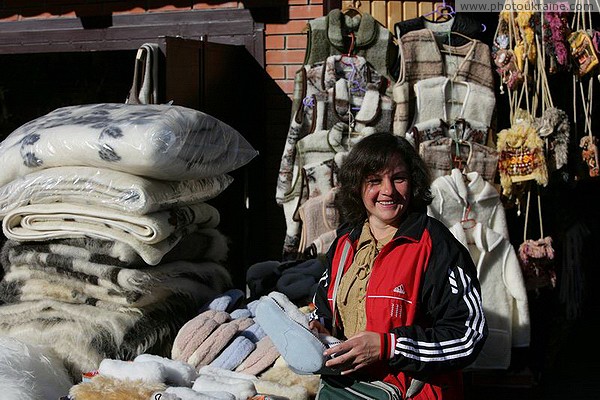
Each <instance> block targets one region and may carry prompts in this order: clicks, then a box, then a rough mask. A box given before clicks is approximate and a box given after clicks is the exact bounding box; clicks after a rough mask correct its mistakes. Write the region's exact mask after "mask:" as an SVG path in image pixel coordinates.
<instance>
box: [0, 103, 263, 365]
mask: <svg viewBox="0 0 600 400" xmlns="http://www.w3.org/2000/svg"><path fill="white" fill-rule="evenodd" d="M256 155H257V152H256V150H254V149H253V148H252V146H251V145H250V144H249V143H248V142H247V141H246V140H245V139H244V138H243V137H242V136H241V135H240V134H239V133H238V132H237V131H235V130H234V129H232V128H231V127H229V126H228V125H226V124H224V123H222V122H221V121H219V120H217V119H215V118H213V117H211V116H209V115H207V114H204V113H202V112H200V111H197V110H192V109H188V108H185V107H180V106H173V105H134V104H91V105H82V106H70V107H63V108H59V109H57V110H55V111H53V112H51V113H49V114H47V115H44V116H42V117H39V118H37V119H35V120H33V121H31V122H29V123H27V124H25V125H23V126H21V127H19V128H17V129H16V130H15V131H14V132H12V133H11V134H10V135H9V136H8V137H7V138H6V139H5V140H4V141H3V142H2V143H0V163H1V164H2V169H1V170H0V185H2V186H0V218H1V219H2V230H3V233H4V235H5V236H6V238H7V241H6V242H5V243H4V245H3V248H2V252H1V259H0V262H1V263H2V272H0V273H2V274H3V278H2V281H1V282H0V302H2V303H4V304H2V305H1V306H0V335H4V336H10V337H18V338H19V339H21V340H24V341H26V342H28V343H32V344H35V345H44V346H49V347H50V348H52V349H53V350H54V351H55V352H56V354H57V355H58V356H59V357H60V358H62V359H63V360H64V362H65V364H66V365H67V367H68V368H69V370H70V372H71V373H72V374H73V375H74V376H81V375H80V374H81V373H83V372H85V371H89V370H92V369H95V368H97V366H98V365H99V363H100V362H101V361H102V360H103V359H106V358H109V359H120V360H133V359H134V358H135V357H136V356H138V355H140V354H143V353H151V354H157V355H163V356H168V355H170V351H171V345H172V343H173V340H174V339H175V336H176V335H177V333H178V331H179V329H180V328H181V327H182V326H183V325H184V324H185V323H186V322H187V321H188V320H190V319H191V318H193V317H194V316H196V315H197V314H198V311H199V309H200V308H201V307H202V305H203V304H205V303H206V302H207V301H208V300H209V299H211V298H213V297H214V296H216V295H217V294H219V293H223V292H224V291H225V290H227V289H229V288H231V286H232V282H231V276H230V272H229V271H228V269H227V268H226V267H225V263H224V261H225V260H226V258H227V252H228V245H227V238H226V237H224V236H223V235H222V234H221V233H220V232H219V229H218V225H219V220H220V215H219V211H218V210H217V209H216V208H215V207H214V206H212V205H210V204H208V203H207V201H208V200H211V199H213V198H215V197H216V196H218V195H219V194H221V193H222V192H223V191H224V190H225V189H226V188H227V187H228V186H229V185H230V184H231V182H232V180H233V179H232V178H231V176H229V175H228V174H227V173H228V172H230V171H233V170H235V169H237V168H239V167H242V166H244V165H245V164H247V163H248V162H250V160H251V159H252V158H254V157H255V156H256Z"/></svg>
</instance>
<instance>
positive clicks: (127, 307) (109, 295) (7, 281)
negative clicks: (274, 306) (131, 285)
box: [0, 270, 218, 312]
mask: <svg viewBox="0 0 600 400" xmlns="http://www.w3.org/2000/svg"><path fill="white" fill-rule="evenodd" d="M173 293H177V294H181V295H183V296H187V297H189V298H190V300H194V299H196V300H200V299H203V298H205V296H206V295H207V294H209V293H218V291H217V290H215V289H214V288H212V287H211V286H209V285H207V284H206V283H203V282H198V281H195V280H192V279H188V278H168V279H165V280H163V281H161V282H160V285H156V286H155V287H153V288H152V289H151V290H149V293H139V292H124V293H117V292H115V291H113V290H111V289H107V288H103V287H100V286H96V285H92V284H90V283H85V282H82V281H78V280H75V279H56V278H55V277H53V276H52V275H51V274H47V273H45V272H43V271H34V272H33V273H31V272H30V271H26V270H22V271H18V272H16V273H13V272H11V273H9V274H7V275H6V276H5V277H4V279H3V280H2V281H1V282H0V300H2V301H3V302H5V303H7V304H12V303H17V302H23V301H35V300H56V301H62V302H65V303H71V304H89V305H93V306H96V307H98V308H103V309H107V310H113V311H126V312H133V311H139V309H140V308H142V307H148V306H151V305H154V304H157V303H160V302H163V301H165V300H166V299H167V298H169V297H170V296H171V295H172V294H173Z"/></svg>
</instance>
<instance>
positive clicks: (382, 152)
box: [335, 132, 433, 225]
mask: <svg viewBox="0 0 600 400" xmlns="http://www.w3.org/2000/svg"><path fill="white" fill-rule="evenodd" d="M394 157H400V158H401V159H402V160H403V161H404V163H405V164H406V167H407V169H408V170H409V171H410V187H411V197H410V203H409V209H408V211H409V212H410V211H420V212H425V211H426V210H427V205H429V204H431V201H432V200H433V196H432V194H431V189H430V186H431V173H430V171H429V168H428V167H427V165H426V164H425V162H424V161H423V159H422V158H421V156H419V153H417V151H416V150H415V148H414V147H413V146H412V144H410V142H409V141H407V140H406V139H405V138H403V137H400V136H395V135H393V134H391V133H389V132H379V133H373V134H371V135H369V136H366V137H365V138H363V139H361V140H360V141H359V142H358V143H356V144H355V145H354V147H353V148H352V150H351V151H350V152H349V153H348V155H347V156H346V158H345V159H344V161H343V163H342V166H341V167H340V170H339V172H338V182H339V185H340V187H339V189H338V192H337V194H336V198H335V204H336V207H337V209H338V211H339V213H340V217H341V221H343V222H346V223H349V224H351V225H359V224H361V223H363V222H364V221H365V219H366V218H367V210H366V209H365V206H364V204H363V201H362V196H361V191H362V185H363V182H364V181H365V179H366V178H367V177H368V176H369V175H372V174H374V173H377V172H379V171H382V170H383V169H385V168H386V167H387V166H388V165H389V163H390V160H392V159H393V158H394Z"/></svg>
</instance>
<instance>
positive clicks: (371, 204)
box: [362, 157, 410, 227]
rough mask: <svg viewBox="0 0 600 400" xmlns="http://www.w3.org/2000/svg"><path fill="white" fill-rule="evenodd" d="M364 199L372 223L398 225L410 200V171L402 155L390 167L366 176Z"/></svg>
mask: <svg viewBox="0 0 600 400" xmlns="http://www.w3.org/2000/svg"><path fill="white" fill-rule="evenodd" d="M362 200H363V203H364V205H365V208H366V209H367V215H368V217H369V222H370V223H371V224H374V223H377V224H378V225H392V226H395V227H398V225H399V224H400V219H401V217H402V215H403V214H404V212H405V211H406V209H407V208H408V205H409V202H410V173H409V171H408V169H407V167H406V164H405V163H404V161H403V160H402V159H400V157H395V158H394V159H392V160H391V162H390V163H389V165H388V167H387V168H385V169H384V170H382V171H379V172H377V173H375V174H372V175H369V176H367V177H366V179H365V181H364V182H363V185H362Z"/></svg>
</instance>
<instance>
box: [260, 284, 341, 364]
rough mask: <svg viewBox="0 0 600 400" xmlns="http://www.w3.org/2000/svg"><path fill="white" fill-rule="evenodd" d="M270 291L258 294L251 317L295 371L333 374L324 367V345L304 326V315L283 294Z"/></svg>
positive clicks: (305, 322)
mask: <svg viewBox="0 0 600 400" xmlns="http://www.w3.org/2000/svg"><path fill="white" fill-rule="evenodd" d="M272 294H274V293H271V294H270V295H269V296H263V297H261V299H260V301H259V303H258V305H257V307H256V317H255V318H254V319H255V321H256V322H257V323H258V324H260V326H261V327H262V328H263V330H264V331H265V333H266V334H267V336H268V337H269V338H270V339H271V340H272V342H273V344H274V345H275V347H276V348H277V350H278V351H279V353H280V354H281V356H282V357H283V358H284V359H285V361H286V362H287V363H288V365H289V366H290V368H291V369H292V370H293V371H294V372H296V373H298V374H337V372H335V371H334V370H331V369H330V368H327V367H325V361H326V358H325V357H324V356H323V352H324V351H325V350H326V349H327V348H328V346H327V345H326V344H325V343H324V342H322V341H321V340H319V338H318V337H317V336H315V334H313V332H312V331H310V329H308V317H307V316H306V315H305V314H303V313H302V312H301V311H300V310H298V308H297V307H296V306H295V305H293V303H291V302H290V301H289V299H287V298H286V297H285V295H283V294H281V293H279V294H274V295H272ZM276 298H277V300H276ZM280 303H281V304H280Z"/></svg>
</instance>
